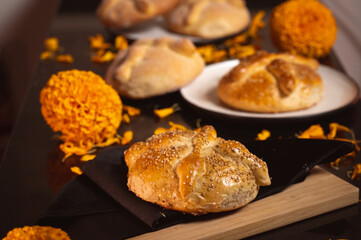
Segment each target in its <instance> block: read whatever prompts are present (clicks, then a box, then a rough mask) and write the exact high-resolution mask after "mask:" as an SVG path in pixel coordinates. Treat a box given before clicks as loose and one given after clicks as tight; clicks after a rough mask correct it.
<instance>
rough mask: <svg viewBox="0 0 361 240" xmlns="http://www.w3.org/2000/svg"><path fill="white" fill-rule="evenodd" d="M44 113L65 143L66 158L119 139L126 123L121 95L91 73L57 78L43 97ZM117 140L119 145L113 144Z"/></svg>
mask: <svg viewBox="0 0 361 240" xmlns="http://www.w3.org/2000/svg"><path fill="white" fill-rule="evenodd" d="M40 103H41V112H42V115H43V117H44V119H45V121H46V122H47V123H48V124H49V126H50V127H51V128H52V129H53V131H55V132H61V133H62V135H61V136H60V139H61V140H63V141H64V143H63V144H61V145H60V149H61V150H62V151H63V152H64V153H65V154H66V155H71V154H77V155H83V154H86V153H88V151H89V150H91V149H92V148H93V147H96V146H98V145H99V146H102V145H104V142H106V143H109V144H112V143H114V142H119V140H118V139H116V138H115V135H116V133H117V129H118V127H119V125H120V123H121V120H122V107H123V105H122V101H121V99H120V97H119V95H118V94H117V92H116V91H115V90H114V89H113V88H112V87H111V86H109V85H107V84H106V83H105V81H104V80H103V79H102V78H101V77H100V76H99V75H97V74H95V73H93V72H90V71H79V70H70V71H61V72H58V73H57V74H53V75H52V76H51V77H50V79H49V80H48V82H47V84H46V86H45V87H44V88H43V89H42V90H41V93H40ZM113 139H115V140H118V141H113Z"/></svg>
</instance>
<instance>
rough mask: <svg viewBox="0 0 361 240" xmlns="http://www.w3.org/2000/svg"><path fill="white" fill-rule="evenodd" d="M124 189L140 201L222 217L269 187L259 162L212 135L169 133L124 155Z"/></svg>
mask: <svg viewBox="0 0 361 240" xmlns="http://www.w3.org/2000/svg"><path fill="white" fill-rule="evenodd" d="M125 162H126V164H127V166H128V168H129V172H128V187H129V189H130V190H131V191H133V192H134V193H135V194H136V195H137V196H138V197H140V198H142V199H143V200H145V201H148V202H152V203H156V204H158V205H160V206H162V207H164V208H166V209H172V210H178V211H183V212H187V213H192V214H203V213H207V212H220V211H227V210H232V209H236V208H240V207H242V206H245V205H246V204H248V203H249V202H250V201H252V200H253V199H254V198H255V197H256V195H257V193H258V190H259V185H262V186H263V185H269V184H270V183H271V181H270V178H269V176H268V168H267V165H266V163H265V162H263V161H262V160H261V159H259V158H257V157H256V156H255V155H253V154H252V153H250V152H249V151H248V150H247V149H246V147H245V146H244V145H242V144H241V143H239V142H237V141H232V140H228V141H226V140H224V139H222V138H219V137H217V133H216V131H215V129H214V128H213V127H211V126H204V127H203V128H202V129H201V130H200V131H199V132H197V131H190V130H175V131H168V132H165V133H161V134H159V135H154V136H152V137H151V138H149V139H148V140H147V141H146V142H137V143H135V144H133V145H132V146H131V147H130V148H129V149H128V150H126V152H125Z"/></svg>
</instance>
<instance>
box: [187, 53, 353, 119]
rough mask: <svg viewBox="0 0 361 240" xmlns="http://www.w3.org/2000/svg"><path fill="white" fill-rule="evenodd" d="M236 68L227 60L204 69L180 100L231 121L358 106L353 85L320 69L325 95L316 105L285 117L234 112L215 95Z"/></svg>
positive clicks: (293, 115) (331, 71) (313, 113)
mask: <svg viewBox="0 0 361 240" xmlns="http://www.w3.org/2000/svg"><path fill="white" fill-rule="evenodd" d="M237 64H238V60H229V61H225V62H221V63H216V64H212V65H209V66H207V67H206V68H205V69H204V71H203V72H202V73H201V74H200V75H199V76H198V77H197V78H196V79H195V80H194V81H193V82H192V83H191V84H189V85H187V86H186V87H183V88H182V89H181V91H180V92H181V95H182V96H183V98H184V99H185V100H186V101H188V102H189V103H191V104H192V105H194V106H196V107H198V108H201V109H204V110H207V111H210V112H215V113H218V114H222V115H226V116H230V117H244V118H305V117H312V116H316V115H320V114H325V113H330V112H332V111H335V110H339V109H342V108H344V107H347V106H349V105H351V104H354V103H356V102H357V100H358V98H359V89H358V86H357V85H356V83H355V82H354V81H353V80H352V79H350V78H349V77H347V76H346V75H344V74H343V73H341V72H339V71H337V70H334V69H332V68H330V67H327V66H324V65H320V67H319V70H318V73H319V74H320V75H321V77H322V79H323V82H324V86H325V94H324V96H323V98H322V99H321V101H320V102H319V103H317V105H315V106H313V107H311V108H308V109H304V110H299V111H293V112H284V113H252V112H243V111H240V110H234V109H231V108H228V107H227V106H226V105H224V104H223V103H222V102H221V101H220V99H219V98H218V95H217V91H216V89H217V86H218V82H219V80H220V79H221V78H222V76H224V75H225V74H226V73H227V72H228V71H230V70H231V68H233V67H234V66H236V65H237Z"/></svg>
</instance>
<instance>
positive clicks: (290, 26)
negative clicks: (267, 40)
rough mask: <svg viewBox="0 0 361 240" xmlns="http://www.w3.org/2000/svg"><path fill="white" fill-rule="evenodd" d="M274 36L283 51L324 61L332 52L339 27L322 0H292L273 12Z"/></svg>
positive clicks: (271, 29)
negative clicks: (322, 58) (320, 0)
mask: <svg viewBox="0 0 361 240" xmlns="http://www.w3.org/2000/svg"><path fill="white" fill-rule="evenodd" d="M270 35H271V39H272V41H273V43H274V44H275V46H276V47H277V48H278V49H279V50H282V51H288V52H291V53H297V54H301V55H304V56H308V57H316V58H321V57H324V56H326V55H327V54H328V53H329V52H330V51H331V48H332V46H333V44H334V42H335V40H336V35H337V25H336V20H335V18H334V17H333V15H332V12H331V10H329V9H328V8H326V7H325V6H324V5H323V4H322V3H320V2H319V1H317V0H302V1H301V0H288V1H285V2H283V3H282V4H280V5H278V6H277V7H275V8H274V9H273V11H272V14H271V19H270Z"/></svg>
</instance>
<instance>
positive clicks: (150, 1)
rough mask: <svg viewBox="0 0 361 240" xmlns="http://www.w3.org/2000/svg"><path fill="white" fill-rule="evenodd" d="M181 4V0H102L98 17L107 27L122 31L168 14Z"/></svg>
mask: <svg viewBox="0 0 361 240" xmlns="http://www.w3.org/2000/svg"><path fill="white" fill-rule="evenodd" d="M180 2H181V0H102V2H101V3H100V5H99V7H98V9H97V15H98V17H99V19H100V20H101V22H102V23H103V24H104V25H105V26H107V27H109V28H111V29H115V30H121V29H124V28H129V27H132V26H135V25H137V24H140V23H143V22H145V21H148V20H150V19H153V18H155V17H157V16H160V15H163V14H166V13H167V12H169V11H170V10H171V9H173V8H174V7H175V6H177V4H179V3H180Z"/></svg>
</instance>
